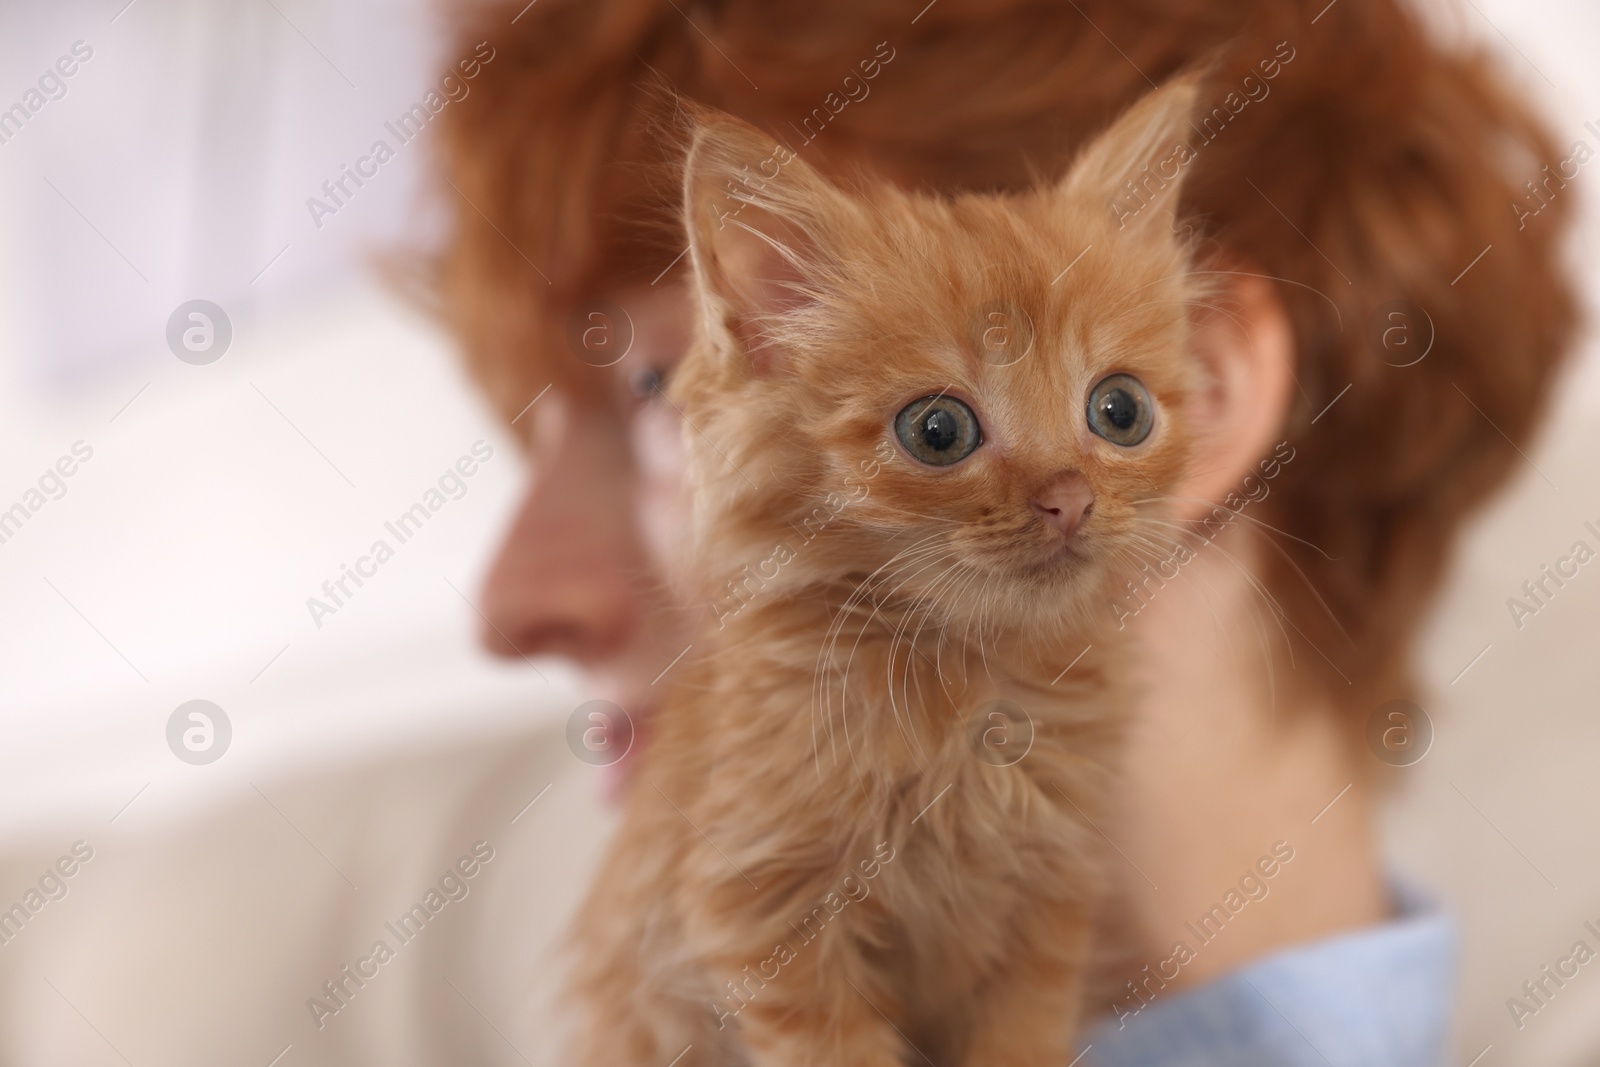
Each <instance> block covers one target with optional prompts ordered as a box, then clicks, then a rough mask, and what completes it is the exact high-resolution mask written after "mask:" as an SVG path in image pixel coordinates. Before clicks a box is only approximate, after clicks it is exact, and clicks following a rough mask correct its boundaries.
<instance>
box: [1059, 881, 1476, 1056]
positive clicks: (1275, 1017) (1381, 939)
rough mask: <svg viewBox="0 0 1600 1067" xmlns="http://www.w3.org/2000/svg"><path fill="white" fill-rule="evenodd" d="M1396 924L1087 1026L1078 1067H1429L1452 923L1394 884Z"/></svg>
mask: <svg viewBox="0 0 1600 1067" xmlns="http://www.w3.org/2000/svg"><path fill="white" fill-rule="evenodd" d="M1393 895H1394V900H1395V905H1396V912H1397V915H1396V917H1395V918H1394V919H1393V920H1391V921H1389V922H1387V923H1384V924H1383V925H1381V926H1375V927H1370V928H1368V929H1364V930H1357V931H1352V932H1349V933H1344V934H1339V935H1337V936H1334V937H1330V938H1326V939H1324V940H1320V941H1315V942H1312V943H1309V944H1306V945H1301V946H1297V947H1295V948H1291V949H1287V950H1285V951H1283V952H1279V953H1276V954H1274V955H1271V956H1268V957H1265V958H1263V959H1261V960H1258V961H1257V962H1255V963H1253V964H1251V965H1250V966H1248V967H1245V968H1243V969H1241V970H1238V971H1235V972H1233V973H1231V974H1228V975H1224V976H1222V977H1220V978H1218V979H1216V980H1214V981H1212V982H1209V983H1207V984H1206V985H1204V986H1199V987H1196V988H1194V989H1191V990H1188V991H1185V992H1183V993H1177V994H1174V995H1172V996H1171V997H1170V998H1164V999H1159V1000H1155V1001H1153V1002H1151V1003H1149V1004H1146V1005H1145V1006H1144V1007H1143V1008H1141V1009H1140V1010H1139V1011H1138V1012H1137V1013H1130V1014H1128V1015H1125V1016H1123V1017H1122V1018H1120V1019H1108V1020H1104V1021H1101V1022H1099V1023H1098V1024H1096V1025H1094V1026H1093V1027H1092V1028H1091V1029H1090V1030H1089V1031H1088V1033H1087V1034H1085V1035H1084V1037H1083V1038H1082V1039H1081V1041H1080V1048H1081V1049H1082V1050H1083V1052H1082V1053H1081V1054H1080V1059H1081V1063H1080V1064H1079V1065H1078V1067H1302V1065H1303V1067H1345V1065H1346V1064H1349V1065H1357V1064H1359V1065H1360V1067H1418V1065H1424V1064H1434V1063H1438V1062H1441V1061H1442V1059H1443V1056H1444V1053H1445V1050H1446V1048H1447V1047H1448V1045H1449V1038H1450V1024H1451V1009H1452V1005H1453V1003H1454V999H1455V967H1456V953H1457V945H1456V928H1455V923H1454V920H1453V919H1452V918H1451V917H1450V916H1449V915H1448V914H1446V913H1445V911H1444V910H1443V909H1442V908H1440V907H1439V905H1438V904H1437V902H1435V901H1433V900H1431V899H1429V898H1427V897H1425V896H1423V895H1422V894H1420V893H1418V892H1416V891H1414V890H1412V889H1409V888H1407V887H1405V886H1403V885H1401V884H1399V883H1396V884H1395V886H1394V889H1393Z"/></svg>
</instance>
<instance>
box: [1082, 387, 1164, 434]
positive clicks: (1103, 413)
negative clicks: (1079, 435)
mask: <svg viewBox="0 0 1600 1067" xmlns="http://www.w3.org/2000/svg"><path fill="white" fill-rule="evenodd" d="M1087 414H1088V419H1089V429H1091V430H1093V431H1094V432H1095V433H1097V434H1099V435H1100V436H1101V437H1104V438H1105V439H1106V440H1107V441H1110V442H1111V443H1112V444H1114V445H1122V446H1123V447H1124V448H1131V447H1132V446H1134V445H1136V444H1138V443H1139V442H1140V441H1143V440H1144V439H1145V438H1146V437H1149V436H1150V430H1151V428H1152V427H1154V426H1155V421H1156V411H1155V404H1154V403H1153V402H1152V401H1151V399H1150V394H1149V392H1148V391H1146V390H1145V387H1144V383H1142V382H1140V381H1139V379H1137V378H1135V377H1134V376H1133V375H1131V374H1113V375H1111V377H1109V378H1104V379H1102V380H1101V381H1100V384H1099V385H1096V386H1095V387H1094V388H1093V389H1091V390H1090V391H1089V406H1088V412H1087Z"/></svg>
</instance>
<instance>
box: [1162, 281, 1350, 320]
mask: <svg viewBox="0 0 1600 1067" xmlns="http://www.w3.org/2000/svg"><path fill="white" fill-rule="evenodd" d="M1189 273H1190V274H1193V275H1196V276H1199V275H1206V274H1233V275H1237V276H1239V277H1241V278H1263V279H1265V280H1267V281H1269V282H1282V283H1283V284H1285V285H1297V286H1299V287H1300V288H1302V289H1309V290H1311V291H1312V292H1313V293H1316V294H1317V295H1318V296H1320V297H1322V299H1324V300H1326V301H1327V302H1328V306H1329V307H1331V308H1333V317H1334V320H1335V321H1336V322H1338V324H1339V332H1340V333H1344V316H1342V315H1340V314H1339V305H1338V303H1337V302H1336V301H1335V300H1334V299H1333V297H1331V296H1329V295H1328V294H1327V293H1325V292H1323V291H1322V290H1321V289H1318V288H1317V287H1316V286H1314V285H1307V284H1306V283H1305V282H1297V281H1295V280H1294V279H1293V278H1284V277H1281V276H1279V275H1276V274H1256V273H1255V272H1253V271H1248V270H1192V271H1190V272H1189Z"/></svg>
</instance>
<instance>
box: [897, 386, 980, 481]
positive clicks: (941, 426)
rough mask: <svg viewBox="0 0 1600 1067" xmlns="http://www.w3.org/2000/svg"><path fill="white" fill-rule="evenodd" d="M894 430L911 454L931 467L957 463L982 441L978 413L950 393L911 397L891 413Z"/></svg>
mask: <svg viewBox="0 0 1600 1067" xmlns="http://www.w3.org/2000/svg"><path fill="white" fill-rule="evenodd" d="M894 432H895V436H896V437H898V438H899V439H900V443H901V444H902V445H904V446H905V449H906V451H907V452H909V453H911V456H912V458H914V459H918V460H921V461H922V462H923V463H926V464H928V465H929V466H933V467H948V466H950V465H951V464H952V463H959V462H961V461H962V460H964V459H966V458H967V457H968V456H970V455H972V453H973V451H974V450H975V449H976V448H977V447H978V446H979V445H981V444H982V443H983V429H982V428H981V427H980V426H979V425H978V416H976V415H974V414H973V413H972V409H971V408H969V407H967V405H965V404H963V403H962V402H961V401H959V400H957V399H956V398H955V397H953V396H942V395H941V396H925V397H923V398H922V399H920V400H913V401H912V402H911V403H909V404H907V405H906V406H905V408H904V409H902V410H901V412H900V414H899V415H896V416H895V420H894Z"/></svg>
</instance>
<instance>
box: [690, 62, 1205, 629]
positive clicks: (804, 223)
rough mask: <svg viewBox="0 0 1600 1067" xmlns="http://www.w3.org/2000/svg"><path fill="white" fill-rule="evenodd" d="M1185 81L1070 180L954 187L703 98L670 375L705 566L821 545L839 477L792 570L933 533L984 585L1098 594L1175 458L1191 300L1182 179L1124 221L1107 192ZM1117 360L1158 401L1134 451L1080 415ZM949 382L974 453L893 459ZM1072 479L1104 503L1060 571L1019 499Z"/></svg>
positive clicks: (1187, 375)
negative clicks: (815, 148)
mask: <svg viewBox="0 0 1600 1067" xmlns="http://www.w3.org/2000/svg"><path fill="white" fill-rule="evenodd" d="M1194 98H1195V83H1194V80H1193V79H1192V78H1191V79H1183V80H1180V81H1177V82H1174V83H1171V84H1169V85H1168V86H1166V87H1164V88H1163V89H1161V90H1158V91H1157V92H1155V93H1152V94H1151V95H1150V96H1148V97H1146V98H1145V99H1144V100H1143V101H1141V102H1140V103H1139V104H1138V105H1136V106H1135V107H1134V108H1133V109H1132V110H1131V111H1130V112H1129V113H1128V114H1126V115H1125V116H1123V117H1122V118H1121V119H1120V120H1118V122H1116V123H1115V124H1114V125H1113V126H1112V127H1111V128H1110V129H1109V130H1108V131H1106V132H1105V133H1104V134H1102V135H1101V136H1100V137H1099V138H1098V139H1096V140H1095V141H1094V142H1092V143H1091V144H1090V145H1089V146H1088V147H1087V148H1086V149H1085V150H1084V151H1083V153H1082V154H1081V155H1080V156H1079V158H1078V160H1077V162H1076V163H1075V164H1074V166H1073V167H1072V169H1071V170H1070V171H1069V172H1068V174H1067V175H1066V177H1065V178H1063V179H1062V180H1061V181H1059V182H1056V183H1053V184H1049V185H1043V186H1041V187H1039V188H1037V189H1035V190H1033V191H1031V192H1027V193H1023V194H1018V195H1008V196H982V195H965V196H959V197H955V198H934V197H929V196H922V195H918V194H915V193H910V192H906V191H903V190H900V189H896V188H894V187H891V186H889V185H887V184H884V183H876V182H866V181H863V182H858V183H856V184H855V185H853V186H851V187H841V186H836V185H834V184H832V183H830V182H829V181H828V180H827V179H825V178H824V177H823V176H822V175H820V174H819V173H817V172H816V171H815V170H814V169H813V168H811V167H810V166H809V165H807V164H806V163H805V162H804V161H803V160H801V159H799V158H798V157H796V156H794V155H793V154H791V153H789V152H788V151H787V150H786V149H784V148H783V147H782V146H780V145H777V144H776V143H775V142H774V141H773V140H772V139H771V138H770V137H768V136H767V135H765V134H762V133H760V132H759V131H757V130H755V129H754V128H752V127H750V126H747V125H745V124H743V123H741V122H739V121H738V120H735V119H731V118H729V117H727V116H723V115H720V114H716V113H711V112H701V113H697V114H696V115H695V122H696V129H695V134H694V137H693V140H692V145H691V148H690V151H689V155H688V158H687V160H686V166H685V209H686V214H687V219H686V221H687V223H688V230H689V235H690V247H691V254H692V262H693V274H694V278H695V290H696V298H697V301H698V307H699V313H700V314H699V318H700V321H699V324H698V329H697V335H696V340H695V343H694V345H693V347H692V349H691V352H690V353H689V355H688V356H687V357H686V359H685V361H684V364H683V366H682V368H681V369H680V371H679V373H678V375H677V379H676V381H675V383H674V393H675V398H676V402H678V403H679V404H680V405H681V406H682V408H683V410H684V413H685V415H686V416H687V419H688V421H689V423H690V425H691V427H692V428H690V429H688V430H687V431H686V432H687V439H688V440H689V443H690V452H691V464H692V468H693V469H692V480H693V483H694V484H695V486H696V490H697V493H696V512H697V518H698V520H699V521H698V522H697V530H698V532H699V533H700V546H699V547H700V555H701V557H702V561H705V562H710V563H711V564H712V566H713V569H715V570H716V571H717V572H718V576H719V577H722V576H725V573H727V572H728V571H730V570H736V569H738V567H740V566H742V565H744V564H747V563H750V562H752V561H753V558H759V557H760V556H761V555H763V554H765V553H766V552H767V551H769V550H770V549H771V548H772V547H773V546H774V544H775V543H778V542H780V541H781V540H782V539H784V538H786V537H787V538H788V540H789V541H791V542H792V541H794V540H795V539H796V535H797V534H799V536H800V537H801V538H802V539H805V538H806V534H809V535H810V537H813V538H814V537H815V536H816V529H815V527H816V525H817V523H816V521H815V520H814V521H813V523H812V528H811V529H808V530H805V532H804V533H801V532H800V531H802V530H803V529H804V519H805V517H806V516H808V515H815V513H816V508H817V507H818V506H819V505H824V502H828V501H830V498H829V494H830V493H833V494H843V496H844V498H845V499H847V500H848V503H847V504H846V505H845V506H844V507H843V508H840V509H838V513H837V514H834V513H833V512H834V503H836V502H837V497H836V498H833V499H832V502H829V503H827V504H826V506H825V515H826V517H827V520H828V526H829V529H828V531H827V535H828V537H829V539H830V542H831V544H830V547H828V548H827V550H825V551H807V552H800V551H798V550H796V552H795V555H796V557H797V558H796V561H795V565H794V566H791V567H789V568H787V571H788V573H787V574H786V575H785V576H783V577H782V578H781V579H780V580H782V581H785V582H789V583H803V582H817V581H822V582H827V581H829V580H832V579H839V578H844V577H847V576H848V575H850V574H856V573H865V572H870V571H872V570H873V569H874V568H875V567H879V566H882V565H884V564H885V563H886V562H888V561H890V560H891V559H893V558H895V555H896V553H904V552H906V551H908V550H910V549H911V548H912V547H913V546H916V545H920V544H927V545H930V546H932V547H934V548H936V549H938V550H939V551H941V552H943V553H944V554H945V555H946V557H948V558H949V559H951V560H954V561H956V562H957V563H959V564H961V565H963V566H965V567H968V568H971V569H972V570H973V572H974V573H981V574H982V575H984V576H985V579H986V580H985V582H984V584H985V586H986V587H987V588H989V589H990V591H991V593H993V592H995V591H996V590H998V592H999V594H1000V595H1002V596H1004V595H1006V594H1007V593H1008V592H1009V593H1011V594H1012V595H1013V596H1016V597H1023V598H1026V595H1027V593H1028V592H1029V591H1031V592H1032V593H1034V594H1037V593H1038V592H1040V591H1043V590H1045V589H1047V588H1048V585H1042V584H1041V583H1051V582H1055V583H1058V584H1059V586H1060V590H1059V591H1060V592H1061V593H1062V594H1064V595H1063V596H1061V597H1058V598H1054V599H1055V600H1057V601H1060V602H1063V603H1065V602H1068V601H1074V600H1076V601H1080V602H1081V603H1080V604H1079V606H1080V607H1084V608H1087V607H1088V603H1087V601H1088V598H1090V596H1091V594H1092V590H1093V588H1094V587H1095V584H1096V581H1097V580H1101V579H1104V578H1105V577H1107V576H1108V574H1109V573H1110V570H1111V565H1112V564H1114V563H1116V562H1118V561H1120V562H1121V563H1126V562H1127V561H1128V559H1129V558H1131V554H1132V553H1136V552H1144V554H1145V555H1146V557H1147V558H1148V557H1149V555H1150V553H1149V552H1148V551H1147V549H1148V544H1147V542H1148V541H1149V540H1150V538H1151V530H1150V528H1149V526H1148V523H1147V522H1145V521H1144V520H1146V519H1148V518H1150V517H1151V516H1152V515H1154V514H1155V512H1154V511H1153V510H1152V508H1153V502H1154V501H1155V500H1156V499H1157V498H1159V497H1161V496H1163V495H1164V494H1165V493H1167V492H1168V491H1169V489H1170V487H1171V486H1172V484H1173V482H1174V481H1175V480H1176V478H1177V477H1178V475H1179V474H1180V473H1181V471H1182V468H1183V464H1184V462H1185V460H1186V448H1185V446H1186V441H1187V437H1186V433H1185V424H1184V405H1185V401H1186V399H1187V397H1188V395H1189V393H1190V391H1191V390H1192V389H1194V388H1195V387H1196V386H1197V384H1198V380H1197V377H1196V376H1197V373H1198V372H1197V370H1196V368H1195V365H1194V361H1193V360H1192V359H1190V358H1189V356H1188V353H1187V340H1188V330H1189V320H1190V314H1191V311H1192V309H1193V307H1194V305H1195V303H1196V302H1197V301H1198V300H1200V299H1201V298H1202V295H1201V292H1200V289H1199V286H1198V283H1197V280H1196V278H1195V276H1194V275H1192V274H1191V273H1190V268H1189V264H1190V257H1191V253H1192V249H1191V247H1190V244H1189V242H1188V241H1187V240H1186V239H1184V238H1182V237H1180V236H1178V235H1177V234H1175V233H1174V230H1173V225H1172V216H1171V211H1172V207H1173V206H1174V205H1175V204H1176V202H1177V196H1176V192H1177V185H1178V181H1177V180H1173V181H1170V182H1168V183H1167V187H1166V188H1165V189H1163V190H1161V199H1160V202H1157V203H1152V204H1150V205H1149V206H1147V207H1146V208H1145V209H1144V210H1143V211H1142V212H1141V213H1140V214H1139V215H1138V216H1136V217H1134V218H1132V219H1128V218H1125V217H1124V218H1122V219H1120V220H1119V218H1118V216H1117V214H1116V213H1115V212H1113V210H1112V209H1111V202H1112V200H1113V198H1115V197H1116V196H1118V195H1119V194H1120V193H1122V192H1123V186H1124V183H1125V182H1127V181H1128V180H1130V179H1131V178H1133V177H1135V176H1137V175H1138V174H1139V172H1140V170H1141V168H1142V167H1143V166H1144V165H1146V164H1150V163H1153V162H1154V161H1155V160H1157V159H1159V158H1160V157H1161V156H1162V155H1165V154H1167V153H1168V152H1169V151H1170V149H1171V147H1172V145H1173V144H1174V143H1175V142H1176V141H1178V140H1180V135H1179V132H1178V131H1179V130H1181V129H1182V128H1183V127H1184V126H1185V125H1186V123H1187V121H1188V118H1189V115H1190V112H1191V110H1192V107H1193V101H1194ZM995 331H1001V332H1000V333H996V332H995ZM990 342H999V347H998V348H995V347H991V346H990ZM1113 373H1126V374H1131V375H1133V376H1135V377H1136V378H1138V379H1139V380H1140V381H1142V382H1143V383H1144V384H1145V386H1146V388H1147V389H1148V390H1149V392H1150V394H1151V396H1152V397H1153V398H1154V400H1155V404H1156V409H1157V414H1156V428H1155V430H1154V431H1153V432H1152V434H1151V435H1150V438H1149V439H1148V440H1147V441H1145V442H1144V443H1143V444H1140V445H1138V446H1136V447H1134V448H1121V447H1119V446H1117V445H1114V444H1111V443H1110V442H1108V441H1106V440H1103V439H1102V438H1100V437H1097V436H1095V435H1094V434H1093V433H1092V432H1091V431H1090V429H1089V426H1088V423H1087V420H1086V417H1085V405H1086V400H1087V397H1088V394H1089V391H1090V390H1091V389H1092V388H1093V386H1094V385H1095V383H1097V382H1098V381H1100V380H1101V379H1103V378H1104V377H1106V376H1107V375H1109V374H1113ZM937 393H947V394H949V395H952V396H955V397H957V398H958V399H960V400H962V401H963V402H965V403H967V404H968V405H969V406H970V407H971V408H972V409H973V411H974V412H976V413H977V416H978V419H979V421H980V423H981V424H982V427H983V434H984V444H983V445H982V447H981V448H979V450H978V451H977V452H975V453H974V454H973V455H972V456H971V457H969V458H968V459H967V460H965V461H964V462H962V463H960V464H957V465H955V466H953V467H951V468H947V469H942V470H934V469H931V468H927V467H924V466H922V465H920V464H918V463H916V462H915V461H913V460H912V459H910V458H909V457H908V456H906V455H905V454H904V453H903V452H901V451H898V450H891V451H887V452H886V450H885V448H884V445H883V442H889V443H890V444H891V446H892V442H893V430H892V423H893V418H894V416H895V414H896V413H897V412H898V411H899V410H900V409H901V408H903V407H904V406H905V405H906V404H907V403H909V402H911V401H913V400H916V399H917V398H919V397H923V396H928V395H932V394H937ZM875 450H876V451H875ZM886 454H887V455H890V456H892V458H890V459H888V460H883V457H884V455H886ZM875 456H876V459H875V458H874V457H875ZM1068 472H1078V474H1080V475H1081V476H1082V477H1083V478H1085V479H1086V480H1087V482H1088V483H1089V486H1090V488H1091V489H1092V491H1093V493H1094V497H1095V505H1094V509H1093V512H1092V513H1091V516H1090V518H1089V519H1088V520H1087V521H1086V522H1085V523H1084V524H1083V527H1082V528H1081V529H1080V531H1079V533H1078V537H1077V542H1078V549H1079V554H1078V555H1077V556H1075V557H1074V561H1073V563H1072V564H1071V565H1070V566H1066V565H1061V566H1058V565H1056V564H1058V563H1059V562H1060V559H1061V553H1060V544H1059V540H1058V538H1057V535H1055V534H1054V533H1053V531H1050V530H1048V529H1046V528H1045V527H1044V525H1043V524H1041V523H1040V522H1039V520H1038V517H1037V515H1036V514H1034V512H1033V511H1032V509H1031V508H1030V506H1029V501H1030V500H1031V499H1032V498H1033V497H1034V496H1035V495H1037V494H1038V493H1039V492H1041V491H1042V490H1043V489H1044V487H1045V486H1047V485H1048V484H1049V483H1050V482H1051V481H1052V480H1054V479H1057V478H1060V477H1062V476H1064V475H1066V474H1067V473H1068ZM863 487H864V488H863ZM710 537H715V538H716V539H717V541H718V543H716V544H708V543H706V540H707V538H710ZM1167 540H1168V541H1169V542H1170V540H1171V539H1170V537H1169V538H1168V539H1167ZM791 547H792V546H791ZM930 558H931V557H930ZM947 570H948V568H947ZM830 572H831V573H830ZM910 581H911V585H912V587H913V588H916V587H917V586H918V585H919V584H920V583H918V582H917V581H916V580H914V579H912V580H910ZM1072 594H1076V596H1074V595H1072Z"/></svg>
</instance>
